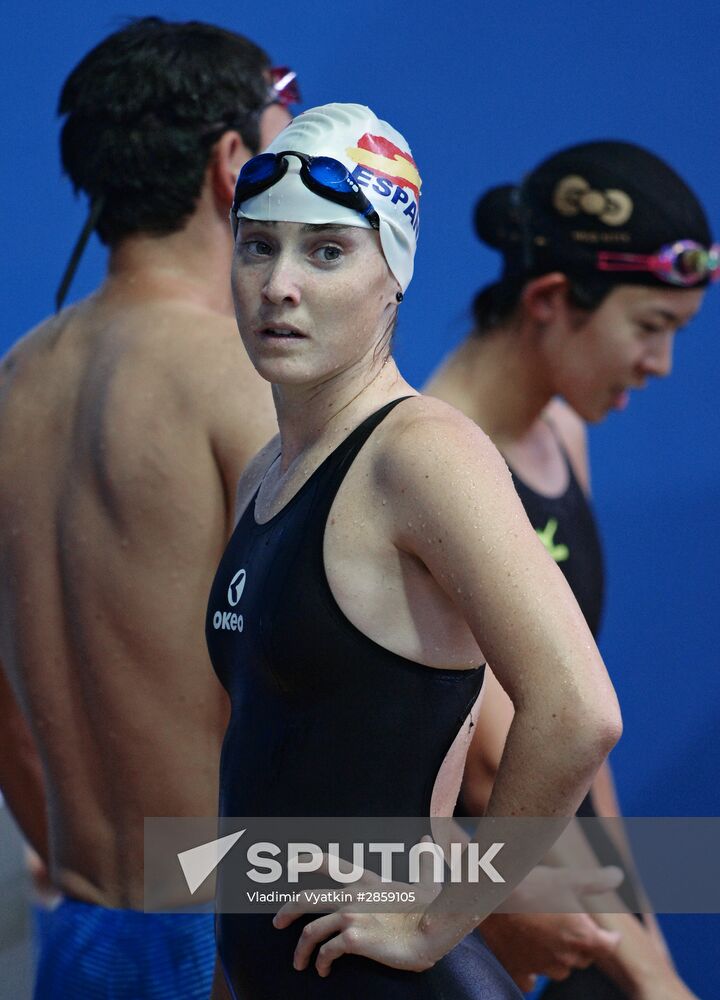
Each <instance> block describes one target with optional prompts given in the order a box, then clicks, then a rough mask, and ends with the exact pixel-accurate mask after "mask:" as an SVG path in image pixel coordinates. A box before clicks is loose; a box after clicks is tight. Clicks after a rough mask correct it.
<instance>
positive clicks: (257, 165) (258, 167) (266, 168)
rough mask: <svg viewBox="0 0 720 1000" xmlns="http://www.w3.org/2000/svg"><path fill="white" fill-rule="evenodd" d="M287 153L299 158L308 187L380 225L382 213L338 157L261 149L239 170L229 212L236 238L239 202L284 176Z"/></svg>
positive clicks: (290, 150) (373, 226)
mask: <svg viewBox="0 0 720 1000" xmlns="http://www.w3.org/2000/svg"><path fill="white" fill-rule="evenodd" d="M288 156H296V157H297V158H298V160H300V178H301V180H302V182H303V184H304V185H305V187H306V188H308V189H309V190H310V191H312V192H313V193H314V194H317V195H319V196H320V197H321V198H325V199H326V200H327V201H333V202H335V204H336V205H342V206H343V208H350V209H352V210H353V211H355V212H358V213H359V214H360V215H362V216H363V218H365V219H367V221H368V222H369V223H370V225H371V226H372V228H373V229H379V228H380V216H379V215H378V214H377V212H376V211H375V209H374V208H373V206H372V205H371V203H370V201H369V200H368V199H367V198H366V196H365V194H364V193H363V192H362V191H361V190H360V187H359V185H358V184H357V182H356V181H354V180H353V178H352V177H351V175H350V173H349V171H348V169H347V167H345V166H344V165H343V164H342V163H341V162H340V161H339V160H334V159H333V158H332V157H331V156H308V155H307V154H306V153H298V152H296V151H295V150H293V149H284V150H282V152H280V153H260V155H259V156H254V157H253V158H252V160H248V161H247V163H246V164H245V166H244V167H243V168H242V170H241V171H240V176H239V177H238V179H237V185H236V186H235V199H234V201H233V207H232V210H231V212H230V222H231V224H232V231H233V239H235V238H236V237H237V230H238V212H239V210H240V206H241V205H242V203H243V202H245V201H247V200H248V199H249V198H253V197H255V195H257V194H262V192H263V191H267V189H268V188H270V187H272V186H273V184H277V182H278V181H279V180H280V178H281V177H284V176H285V174H286V173H287V169H288V165H289V164H288V160H287V157H288Z"/></svg>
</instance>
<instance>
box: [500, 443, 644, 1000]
mask: <svg viewBox="0 0 720 1000" xmlns="http://www.w3.org/2000/svg"><path fill="white" fill-rule="evenodd" d="M558 445H559V446H560V450H561V452H562V454H563V458H564V459H565V465H566V466H567V471H568V485H567V489H566V490H565V492H564V493H562V494H561V496H558V497H546V496H543V495H542V494H541V493H536V492H535V490H533V489H531V488H530V487H529V486H527V485H526V484H525V483H524V482H523V481H522V479H520V478H519V477H518V476H517V474H516V473H515V472H513V473H512V476H513V481H514V483H515V489H516V490H517V492H518V496H519V497H520V500H521V501H522V504H523V507H524V508H525V512H526V514H527V516H528V518H529V520H530V523H531V524H532V526H533V528H535V530H536V532H537V533H538V535H539V536H540V538H541V539H542V540H543V542H544V544H545V547H546V548H547V549H548V551H549V552H550V554H551V555H552V556H553V557H554V558H555V560H556V562H557V564H558V566H559V567H560V569H561V570H562V571H563V573H564V574H565V577H566V579H567V581H568V583H569V584H570V588H571V590H572V592H573V594H574V595H575V599H576V601H577V602H578V604H579V605H580V610H581V611H582V613H583V614H584V616H585V620H586V621H587V623H588V625H589V627H590V630H591V631H592V634H593V635H594V636H595V637H597V634H598V631H599V628H600V623H601V619H602V611H603V602H604V591H605V574H604V569H603V556H602V547H601V544H600V537H599V535H598V530H597V526H596V524H595V517H594V515H593V512H592V508H591V506H590V503H589V501H588V499H587V497H586V495H585V492H584V491H583V489H582V487H581V486H580V484H579V483H578V481H577V478H576V477H575V473H574V472H573V468H572V465H571V463H570V461H569V459H568V457H567V455H566V453H565V450H564V449H563V447H562V444H561V443H560V441H559V440H558ZM511 471H512V470H511ZM578 815H579V816H584V817H593V816H596V815H597V814H596V812H595V809H594V806H593V803H592V798H591V796H590V795H587V796H586V797H585V799H584V801H583V802H582V803H581V805H580V808H579V809H578ZM590 840H591V843H592V847H593V850H594V851H595V855H596V857H597V858H598V860H599V861H600V862H601V864H604V865H617V866H618V867H620V868H624V861H623V858H622V857H621V855H620V854H619V852H618V850H617V848H616V847H615V844H614V843H613V841H612V840H611V839H610V838H609V837H608V836H607V835H606V834H605V832H604V830H603V829H602V828H601V827H599V826H598V827H593V830H592V835H591V836H590ZM620 894H621V896H622V897H623V899H624V901H625V903H626V904H627V906H628V907H629V908H630V910H631V911H637V910H638V909H639V904H638V901H637V898H636V897H635V894H634V891H633V889H632V886H631V884H630V882H629V880H627V879H626V881H625V882H624V883H623V885H622V886H621V890H620ZM542 996H543V1000H625V998H626V994H625V993H623V992H622V990H620V989H619V988H618V987H617V986H615V984H614V983H613V982H612V981H611V980H610V979H608V977H607V976H605V974H604V973H602V972H601V971H600V970H599V969H597V968H596V967H593V966H591V967H590V968H589V969H582V970H576V971H575V972H573V973H572V974H571V975H570V976H569V977H568V978H567V979H565V980H563V981H562V982H555V983H551V984H550V985H548V987H547V988H546V989H545V990H544V992H543V994H542Z"/></svg>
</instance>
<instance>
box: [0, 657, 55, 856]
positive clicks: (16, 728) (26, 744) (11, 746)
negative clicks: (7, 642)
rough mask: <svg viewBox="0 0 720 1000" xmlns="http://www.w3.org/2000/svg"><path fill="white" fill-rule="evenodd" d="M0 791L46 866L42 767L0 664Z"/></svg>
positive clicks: (45, 812)
mask: <svg viewBox="0 0 720 1000" xmlns="http://www.w3.org/2000/svg"><path fill="white" fill-rule="evenodd" d="M0 789H1V790H2V793H3V796H4V798H5V801H6V802H7V804H8V806H9V808H10V812H11V813H12V814H13V816H14V817H15V820H16V821H17V824H18V826H19V827H20V830H21V832H22V834H23V836H24V837H25V839H26V840H27V841H28V842H29V843H30V844H31V845H32V847H33V848H34V849H35V851H36V852H37V854H38V855H39V856H40V857H41V858H42V860H43V861H44V862H45V863H46V864H47V860H48V830H47V807H46V802H45V782H44V778H43V771H42V764H41V762H40V757H39V755H38V752H37V749H36V746H35V741H34V739H33V736H32V734H31V732H30V727H29V726H28V724H27V720H26V718H25V715H24V714H23V712H22V709H21V708H20V706H19V704H18V702H17V699H16V697H15V694H14V692H13V690H12V688H11V687H10V682H9V680H8V678H7V675H6V673H5V670H4V669H3V666H2V663H0Z"/></svg>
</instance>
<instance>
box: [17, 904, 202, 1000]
mask: <svg viewBox="0 0 720 1000" xmlns="http://www.w3.org/2000/svg"><path fill="white" fill-rule="evenodd" d="M214 968H215V931H214V914H213V913H182V914H176V913H143V912H142V911H139V910H110V909H106V908H105V907H102V906H94V905H92V904H90V903H80V902H78V901H76V900H72V899H65V900H63V901H62V903H61V904H60V905H59V906H58V908H57V909H56V910H55V911H54V913H53V914H52V921H51V923H50V926H49V928H48V929H47V932H46V934H45V935H44V939H43V947H42V952H41V955H40V961H39V963H38V970H37V978H36V982H35V993H34V1000H208V997H209V996H210V989H211V986H212V980H213V970H214Z"/></svg>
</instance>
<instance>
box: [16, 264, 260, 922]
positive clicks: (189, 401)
mask: <svg viewBox="0 0 720 1000" xmlns="http://www.w3.org/2000/svg"><path fill="white" fill-rule="evenodd" d="M219 400H221V401H222V404H221V405H218V401H219ZM273 427H274V413H273V410H272V403H271V399H270V393H269V389H268V387H267V385H266V383H264V382H262V381H261V380H260V379H259V377H258V376H257V375H256V374H255V372H254V371H253V369H252V368H251V366H250V363H249V361H248V360H247V358H246V356H245V353H244V351H243V349H242V345H241V344H240V341H239V338H238V335H237V328H236V326H235V322H234V320H233V319H232V318H231V317H230V316H229V315H227V314H225V313H220V312H214V311H212V310H210V309H209V308H207V307H206V306H204V305H202V304H193V303H189V302H188V301H187V299H185V300H182V299H180V298H176V299H174V300H173V298H172V297H165V296H161V295H152V294H143V293H142V292H141V291H140V290H138V293H137V294H135V295H130V296H128V294H127V288H125V289H124V290H123V291H122V292H118V291H117V289H116V288H114V286H113V281H112V279H111V280H110V282H109V283H108V285H106V286H105V287H104V288H103V289H102V290H101V291H100V292H99V293H98V294H96V295H94V296H92V297H91V298H89V299H87V300H85V301H84V302H82V303H80V304H78V305H77V306H75V307H73V308H72V309H68V310H66V311H65V312H63V313H62V314H61V316H60V317H57V318H54V319H50V320H48V321H46V322H45V323H43V324H42V325H41V326H39V327H38V328H36V329H35V330H34V331H32V332H31V333H30V334H29V335H28V336H27V337H26V338H25V339H24V340H22V341H21V342H20V343H19V344H18V345H16V347H14V348H13V350H12V351H11V352H10V353H9V354H8V356H7V357H6V358H5V359H4V360H3V362H2V365H1V367H0V663H2V665H3V666H4V668H5V670H6V672H7V674H8V676H9V679H10V683H11V685H12V687H13V689H14V692H15V695H16V697H17V699H18V701H19V702H20V704H21V705H22V707H23V708H24V709H25V713H26V715H27V716H28V718H30V719H32V720H33V722H32V732H33V735H34V737H35V740H36V744H37V747H38V750H39V753H40V756H41V758H42V763H43V771H44V774H45V785H46V788H47V790H48V792H47V794H48V811H49V820H50V822H49V826H50V830H51V834H50V836H51V842H50V857H51V859H52V870H51V877H52V878H53V880H54V882H55V884H56V885H57V886H58V888H60V889H61V890H62V891H63V892H64V893H66V894H67V895H70V896H74V897H77V898H80V899H83V900H87V901H89V902H95V903H99V904H102V905H105V906H121V907H138V908H139V907H142V893H143V885H142V852H143V817H144V816H146V815H167V816H183V815H212V814H214V813H215V811H216V809H217V768H218V760H219V750H220V742H221V738H222V734H223V732H224V727H225V723H226V712H227V708H226V699H225V695H224V692H223V691H222V689H221V687H220V685H219V683H218V682H217V680H216V679H215V677H214V675H213V673H212V670H211V667H210V664H209V660H208V656H207V652H206V649H205V642H204V635H203V616H204V611H205V602H206V598H207V593H208V590H209V586H210V582H211V578H212V574H213V572H214V570H215V567H216V565H217V562H218V559H219V558H220V555H221V553H222V550H223V547H224V544H225V541H226V539H227V535H228V532H229V530H230V529H231V526H232V519H233V500H234V491H235V484H236V482H237V479H238V477H239V474H240V472H241V470H242V468H243V467H244V465H245V464H246V462H247V461H248V459H249V458H250V457H251V456H252V454H253V453H254V452H255V451H257V449H258V448H259V447H260V446H261V445H262V444H264V443H265V441H266V440H267V439H268V437H270V435H271V434H272V432H273Z"/></svg>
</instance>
